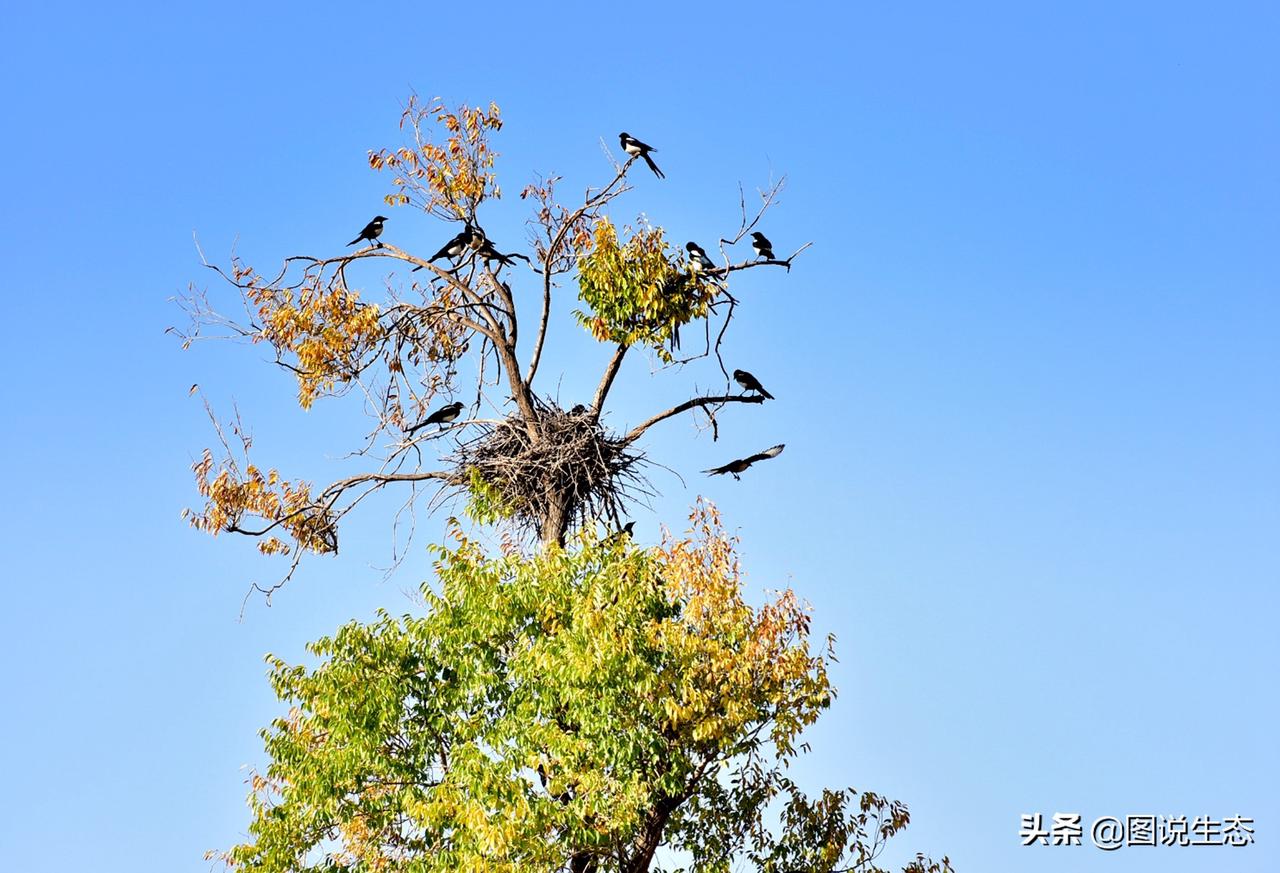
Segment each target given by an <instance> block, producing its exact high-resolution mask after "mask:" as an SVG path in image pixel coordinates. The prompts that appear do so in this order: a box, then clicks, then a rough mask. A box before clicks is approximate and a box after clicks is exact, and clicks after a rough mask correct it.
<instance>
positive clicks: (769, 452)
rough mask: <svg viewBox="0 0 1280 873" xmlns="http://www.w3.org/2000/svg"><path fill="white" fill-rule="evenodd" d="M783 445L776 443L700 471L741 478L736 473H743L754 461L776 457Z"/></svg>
mask: <svg viewBox="0 0 1280 873" xmlns="http://www.w3.org/2000/svg"><path fill="white" fill-rule="evenodd" d="M785 447H786V444H785V443H778V445H776V446H774V447H773V448H771V449H765V450H764V451H763V452H760V453H758V454H755V455H752V456H751V457H749V458H739V459H738V460H736V461H730V462H729V463H727V464H725V465H724V466H723V467H712V468H711V469H710V470H703V471H702V472H704V473H706V474H707V475H710V476H723V475H724V474H725V473H728V474H729V475H731V476H733V478H735V479H739V480H741V478H742V477H741V476H739V475H738V474H739V473H745V472H746V470H747V468H748V467H750V466H751V465H752V464H754V463H755V462H756V461H767V460H769V459H770V458H776V457H778V455H780V454H782V450H783V449H784V448H785Z"/></svg>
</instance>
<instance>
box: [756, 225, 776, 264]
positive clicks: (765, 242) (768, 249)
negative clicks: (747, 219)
mask: <svg viewBox="0 0 1280 873" xmlns="http://www.w3.org/2000/svg"><path fill="white" fill-rule="evenodd" d="M751 248H753V249H755V250H756V257H758V258H764V259H765V260H766V261H772V260H775V258H774V256H773V243H771V242H769V238H768V237H767V236H765V235H764V234H762V233H761V232H760V231H758V230H753V231H752V232H751Z"/></svg>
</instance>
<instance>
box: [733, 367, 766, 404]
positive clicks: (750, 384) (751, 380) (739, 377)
mask: <svg viewBox="0 0 1280 873" xmlns="http://www.w3.org/2000/svg"><path fill="white" fill-rule="evenodd" d="M733 381H735V382H737V383H738V384H739V385H741V386H742V390H743V391H754V392H756V393H757V394H759V395H760V396H761V397H764V398H765V399H767V400H772V399H773V395H772V394H770V393H769V392H768V391H766V390H764V386H763V385H761V384H760V380H759V379H757V378H756V377H755V376H752V375H751V374H750V373H748V372H747V371H746V370H734V371H733Z"/></svg>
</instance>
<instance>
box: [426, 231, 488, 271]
mask: <svg viewBox="0 0 1280 873" xmlns="http://www.w3.org/2000/svg"><path fill="white" fill-rule="evenodd" d="M482 233H483V232H482ZM474 235H475V226H474V225H472V224H471V222H469V221H468V222H467V223H466V224H464V225H463V227H462V230H461V231H459V232H458V234H457V236H455V237H454V238H453V239H451V240H449V241H448V242H447V243H445V244H444V245H442V246H441V247H440V251H438V252H436V253H435V254H434V255H432V256H431V257H429V258H427V263H428V264H434V263H435V262H436V261H438V260H440V259H441V258H448V259H449V260H451V261H456V260H457V259H458V258H460V257H462V254H463V252H465V251H466V250H467V246H469V245H471V238H472V237H473V236H474ZM421 269H422V265H418V266H416V267H414V268H413V269H412V270H410V271H409V272H410V273H416V272H418V271H419V270H421Z"/></svg>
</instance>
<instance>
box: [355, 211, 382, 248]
mask: <svg viewBox="0 0 1280 873" xmlns="http://www.w3.org/2000/svg"><path fill="white" fill-rule="evenodd" d="M386 220H387V217H386V216H385V215H375V216H374V217H373V221H371V222H369V223H368V224H366V225H365V226H364V230H362V231H360V235H359V236H358V237H356V238H355V239H353V240H352V241H351V242H349V243H347V245H349V246H353V245H355V244H356V243H358V242H360V241H361V240H364V239H367V240H368V241H369V242H371V243H373V244H374V245H376V246H381V245H382V243H380V242H378V241H377V240H378V237H380V236H382V222H384V221H386Z"/></svg>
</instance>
